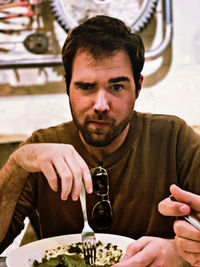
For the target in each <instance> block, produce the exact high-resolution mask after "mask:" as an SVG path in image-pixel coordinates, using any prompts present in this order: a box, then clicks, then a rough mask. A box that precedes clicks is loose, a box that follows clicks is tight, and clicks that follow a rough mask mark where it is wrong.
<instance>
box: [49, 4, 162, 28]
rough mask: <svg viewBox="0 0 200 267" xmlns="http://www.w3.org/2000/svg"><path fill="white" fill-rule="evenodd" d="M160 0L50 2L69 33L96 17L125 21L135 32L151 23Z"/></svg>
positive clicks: (59, 20)
mask: <svg viewBox="0 0 200 267" xmlns="http://www.w3.org/2000/svg"><path fill="white" fill-rule="evenodd" d="M157 2H158V0H120V1H119V0H58V1H54V0H50V5H51V8H52V11H53V13H54V15H55V18H56V19H57V20H58V22H59V24H60V25H61V26H62V27H63V29H64V30H65V31H66V32H68V31H69V30H70V29H71V28H73V27H75V26H77V25H78V24H80V23H81V22H82V21H84V20H86V19H88V18H90V17H93V16H95V15H108V16H113V17H117V18H119V19H121V20H123V21H124V22H125V23H126V24H127V25H128V26H129V27H131V29H132V31H133V32H139V31H141V30H142V29H143V28H144V27H145V26H146V25H147V24H148V23H149V21H150V19H151V17H152V15H153V13H154V11H155V9H156V5H157Z"/></svg>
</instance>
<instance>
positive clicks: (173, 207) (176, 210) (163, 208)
mask: <svg viewBox="0 0 200 267" xmlns="http://www.w3.org/2000/svg"><path fill="white" fill-rule="evenodd" d="M158 210H159V212H160V213H161V214H163V215H165V216H183V215H187V214H189V213H190V207H189V206H188V205H187V204H184V203H180V202H176V201H172V200H171V199H170V198H169V197H168V198H166V199H164V200H162V201H161V202H160V203H159V204H158Z"/></svg>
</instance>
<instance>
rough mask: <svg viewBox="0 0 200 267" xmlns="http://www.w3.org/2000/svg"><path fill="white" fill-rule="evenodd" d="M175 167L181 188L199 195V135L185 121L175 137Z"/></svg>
mask: <svg viewBox="0 0 200 267" xmlns="http://www.w3.org/2000/svg"><path fill="white" fill-rule="evenodd" d="M177 169H178V177H179V182H180V185H181V186H182V188H183V189H185V190H188V191H190V192H193V193H196V194H198V195H200V135H198V134H197V133H196V132H194V130H193V129H192V128H191V127H190V126H188V125H187V124H186V123H185V122H182V125H181V127H180V130H179V134H178V137H177Z"/></svg>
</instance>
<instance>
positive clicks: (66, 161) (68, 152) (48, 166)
mask: <svg viewBox="0 0 200 267" xmlns="http://www.w3.org/2000/svg"><path fill="white" fill-rule="evenodd" d="M33 150H34V154H36V155H37V157H36V160H35V161H36V162H34V160H33V161H29V165H30V167H31V168H32V170H33V167H32V166H34V165H36V166H37V168H35V167H34V171H42V172H43V174H44V175H45V177H46V178H47V180H48V183H49V186H50V187H51V189H52V190H54V191H57V190H58V179H60V180H61V199H62V200H66V199H67V198H68V196H69V194H71V196H72V199H73V200H74V201H75V200H78V198H79V195H80V192H81V187H82V182H84V185H85V188H86V192H87V193H92V191H93V188H92V178H91V175H90V171H89V168H88V166H87V164H86V163H85V161H84V160H83V159H82V157H81V156H80V155H79V154H78V152H77V151H76V150H75V149H74V147H73V146H71V145H64V144H34V145H33ZM30 167H29V168H30Z"/></svg>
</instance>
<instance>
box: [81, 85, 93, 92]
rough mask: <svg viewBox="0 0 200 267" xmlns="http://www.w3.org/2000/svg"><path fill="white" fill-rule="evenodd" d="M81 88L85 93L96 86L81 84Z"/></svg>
mask: <svg viewBox="0 0 200 267" xmlns="http://www.w3.org/2000/svg"><path fill="white" fill-rule="evenodd" d="M79 88H80V89H81V90H83V91H88V90H92V89H93V88H94V86H93V85H91V84H81V85H79Z"/></svg>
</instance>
